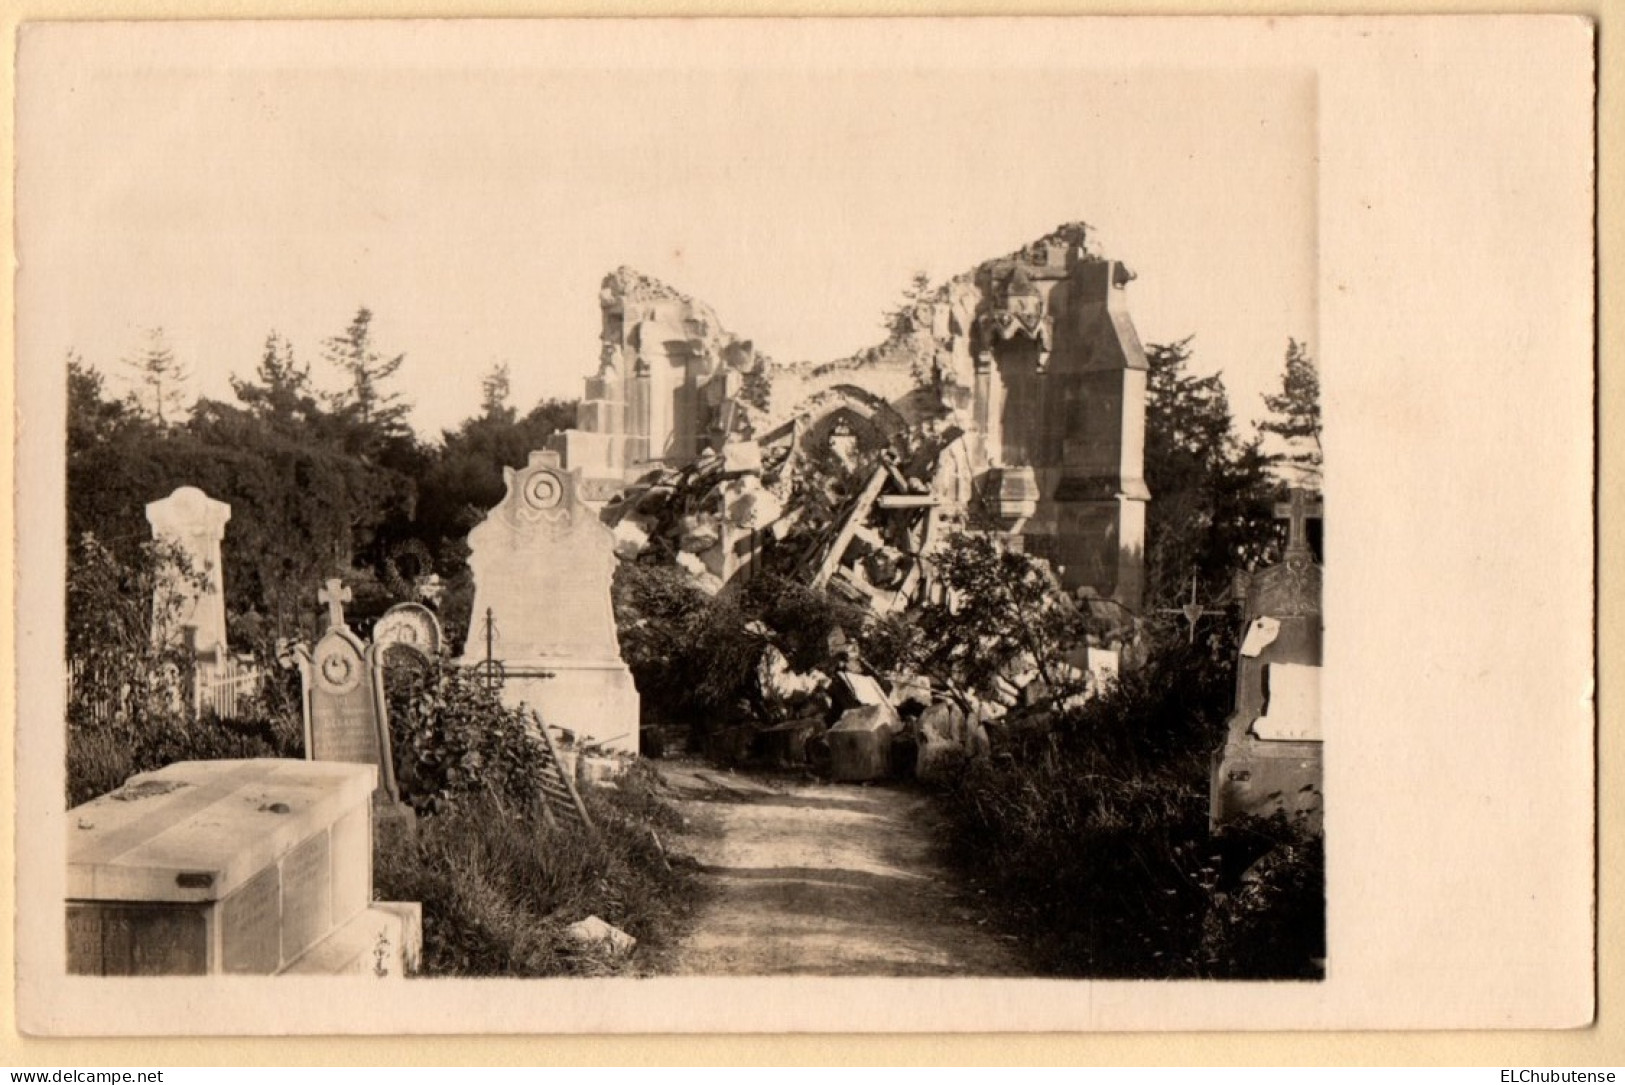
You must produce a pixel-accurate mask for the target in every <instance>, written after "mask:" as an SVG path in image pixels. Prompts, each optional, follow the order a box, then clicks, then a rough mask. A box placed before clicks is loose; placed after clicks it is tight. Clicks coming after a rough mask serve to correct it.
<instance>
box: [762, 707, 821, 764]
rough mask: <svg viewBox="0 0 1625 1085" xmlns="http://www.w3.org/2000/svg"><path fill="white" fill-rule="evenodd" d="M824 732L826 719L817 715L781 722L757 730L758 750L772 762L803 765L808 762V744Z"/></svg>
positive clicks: (766, 759)
mask: <svg viewBox="0 0 1625 1085" xmlns="http://www.w3.org/2000/svg"><path fill="white" fill-rule="evenodd" d="M823 732H824V721H823V720H822V719H820V718H817V717H813V718H808V719H799V720H791V721H790V722H788V723H781V724H778V725H777V726H774V727H769V728H767V729H765V730H763V731H759V732H757V735H756V748H757V752H758V753H759V754H760V755H761V757H762V759H763V760H764V761H767V762H769V763H770V764H774V765H779V766H782V767H788V766H792V765H802V764H805V763H806V762H807V744H808V743H809V742H810V741H811V740H812V739H814V738H815V737H817V736H819V735H821V734H823Z"/></svg>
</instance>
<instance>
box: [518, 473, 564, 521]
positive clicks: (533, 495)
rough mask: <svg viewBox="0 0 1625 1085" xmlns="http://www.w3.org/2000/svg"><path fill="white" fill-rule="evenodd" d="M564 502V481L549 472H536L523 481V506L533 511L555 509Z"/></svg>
mask: <svg viewBox="0 0 1625 1085" xmlns="http://www.w3.org/2000/svg"><path fill="white" fill-rule="evenodd" d="M563 500H564V480H563V479H561V478H559V477H558V476H557V475H555V474H553V473H552V472H551V471H537V472H536V473H535V474H533V475H531V476H530V477H529V478H528V479H526V480H525V504H527V505H529V506H530V507H531V508H533V509H538V510H544V511H545V510H547V509H552V508H557V507H558V504H559V502H561V501H563Z"/></svg>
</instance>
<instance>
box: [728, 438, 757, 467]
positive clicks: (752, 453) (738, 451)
mask: <svg viewBox="0 0 1625 1085" xmlns="http://www.w3.org/2000/svg"><path fill="white" fill-rule="evenodd" d="M722 470H723V473H725V474H729V475H734V474H741V473H744V472H749V473H751V474H758V475H759V474H761V473H762V446H761V445H759V444H757V443H756V442H755V441H734V442H731V443H730V444H728V445H726V446H724V448H723V449H722Z"/></svg>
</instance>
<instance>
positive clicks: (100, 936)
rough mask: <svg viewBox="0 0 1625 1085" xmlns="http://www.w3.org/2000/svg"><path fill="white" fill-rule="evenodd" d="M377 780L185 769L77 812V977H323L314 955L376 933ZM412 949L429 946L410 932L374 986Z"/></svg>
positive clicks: (368, 771)
mask: <svg viewBox="0 0 1625 1085" xmlns="http://www.w3.org/2000/svg"><path fill="white" fill-rule="evenodd" d="M377 775H378V770H377V769H376V767H374V766H371V765H350V764H336V763H334V764H328V763H316V762H308V761H285V760H270V759H266V760H254V761H186V762H180V763H178V764H174V765H170V766H168V767H166V768H163V769H160V770H159V771H157V772H150V773H143V774H141V775H138V776H135V777H132V778H131V779H130V781H129V782H128V783H126V784H125V785H124V786H123V787H122V788H120V789H119V790H118V791H115V792H112V793H110V794H107V795H103V796H102V797H100V798H98V799H95V800H92V801H91V802H88V803H86V804H84V805H83V806H79V807H75V808H74V809H73V810H70V811H69V812H68V830H67V831H68V834H69V835H68V900H67V935H68V971H69V972H70V973H76V974H80V975H104V976H129V975H163V976H173V975H225V974H242V975H274V974H277V973H280V972H285V971H291V970H294V969H295V968H296V966H297V967H300V968H301V969H302V970H305V971H311V970H315V971H321V970H322V969H321V968H320V967H318V966H317V965H316V964H312V963H311V961H310V956H311V954H313V953H318V954H319V953H326V952H330V951H331V945H330V940H331V939H333V938H334V937H335V936H337V935H339V934H340V933H341V932H343V931H345V930H347V929H349V928H352V927H354V926H356V925H358V924H359V925H360V926H363V927H370V926H372V925H376V924H375V919H376V918H377V917H374V919H368V918H367V916H368V914H369V913H370V912H371V911H372V910H373V907H374V906H373V902H372V821H371V813H370V807H371V799H372V794H373V790H374V788H375V787H376V782H377ZM403 908H404V906H398V907H396V913H397V914H404V912H403V911H402V909H403ZM405 911H410V908H405ZM403 924H404V921H403ZM417 930H420V928H417ZM409 934H410V937H409V936H408V935H409ZM412 938H418V939H419V940H420V939H421V934H420V933H411V932H409V931H408V930H407V929H406V926H405V925H400V926H399V931H398V935H397V938H396V940H395V941H394V943H393V944H392V948H390V950H389V951H388V953H386V954H384V955H383V956H381V957H379V958H378V959H377V961H376V962H375V965H376V967H375V972H378V974H389V975H397V976H398V975H401V974H402V973H403V970H404V962H405V960H406V957H407V954H408V950H412V952H415V949H414V948H413V947H414V943H413V942H412ZM374 948H376V943H375V947H374ZM301 962H304V963H303V964H301ZM378 970H382V971H378Z"/></svg>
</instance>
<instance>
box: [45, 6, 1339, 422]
mask: <svg viewBox="0 0 1625 1085" xmlns="http://www.w3.org/2000/svg"><path fill="white" fill-rule="evenodd" d="M431 25H433V24H431ZM588 29H590V28H585V29H584V28H581V27H579V26H577V27H575V28H573V29H571V30H570V31H569V32H568V33H561V32H558V31H556V30H555V29H550V28H548V27H546V26H537V25H535V24H471V25H469V26H466V27H461V28H459V29H458V30H457V31H456V32H455V33H439V34H435V33H433V32H429V31H422V30H421V28H420V30H419V32H413V33H411V34H403V33H402V32H400V31H389V32H386V31H384V30H382V29H380V28H377V27H365V26H359V25H350V26H343V27H339V26H327V27H318V28H316V29H314V30H312V29H310V28H308V27H307V28H306V29H305V30H303V31H301V32H300V33H299V35H295V34H294V33H293V32H292V31H289V30H287V29H286V28H278V27H265V26H263V25H259V24H237V25H235V26H215V27H208V28H199V27H189V26H186V25H184V24H182V25H179V26H176V25H169V26H166V25H164V24H149V25H148V26H146V27H143V28H142V29H141V31H140V33H139V34H138V35H135V36H132V35H131V34H130V33H128V32H126V33H125V34H124V35H123V36H122V37H118V36H108V35H103V34H98V33H97V32H96V31H95V29H94V28H81V29H79V30H75V29H74V28H58V30H57V32H55V33H49V34H41V35H37V36H34V37H32V38H30V37H29V35H28V34H26V33H25V35H24V43H23V49H22V53H21V59H20V62H19V65H20V67H19V150H18V159H19V177H18V186H19V196H18V201H19V202H18V222H19V252H20V259H21V261H22V269H21V270H22V273H21V276H20V279H19V343H20V357H21V358H22V359H23V364H29V365H41V366H60V365H62V364H63V363H62V359H63V358H64V357H65V356H66V353H67V352H68V351H69V350H74V351H77V352H78V353H80V354H81V355H82V356H83V357H84V358H85V359H86V360H87V361H88V362H90V363H91V364H93V365H95V366H96V367H97V368H98V369H100V370H101V371H103V372H104V373H105V374H107V375H108V376H109V378H110V383H111V385H112V387H113V388H114V389H115V390H120V389H122V388H123V385H122V384H121V383H120V382H121V381H122V379H123V376H122V371H123V369H124V367H123V366H121V365H120V360H121V359H123V358H126V357H130V356H132V355H133V354H135V353H136V352H137V351H138V350H139V349H140V348H141V346H142V345H143V341H144V331H145V329H148V328H151V327H162V328H163V329H164V331H165V333H166V335H167V337H168V339H169V341H170V343H171V344H172V345H173V347H174V349H175V351H176V353H177V355H178V356H179V357H180V359H181V361H182V362H183V363H185V364H186V365H187V366H189V367H190V369H191V371H192V374H193V391H194V392H196V393H199V394H203V395H208V396H212V397H216V398H229V397H230V384H229V378H230V376H231V375H232V374H236V375H239V376H243V377H247V376H250V375H251V374H252V372H253V369H254V366H255V364H256V362H257V360H258V358H259V355H260V352H261V347H262V344H263V342H264V340H265V338H266V335H267V333H269V332H270V331H272V330H275V331H277V332H278V333H280V334H281V335H282V336H284V337H286V338H287V339H289V340H291V341H292V342H293V345H294V348H295V351H296V353H297V354H298V355H299V356H300V357H301V358H302V359H304V360H306V361H309V362H310V363H311V367H312V370H313V374H314V375H315V376H316V378H317V380H318V383H319V384H322V385H325V386H329V387H331V386H334V383H335V380H336V372H334V371H333V370H332V369H331V367H329V366H327V365H326V363H325V362H324V361H323V359H322V357H321V354H322V351H321V344H322V340H323V339H325V338H327V337H329V336H333V335H337V334H339V333H340V332H342V331H343V330H344V328H345V327H346V325H347V324H348V323H349V321H350V319H351V317H352V316H353V315H354V314H355V312H356V310H357V309H358V308H359V307H361V306H363V305H364V306H367V307H368V308H370V309H371V310H372V311H373V313H374V320H373V332H374V337H375V341H376V344H377V346H378V348H379V349H380V350H382V351H385V352H387V353H389V354H394V353H404V354H405V355H406V361H405V363H404V365H403V366H402V368H401V369H400V371H399V373H398V376H397V378H396V379H397V386H398V389H399V390H400V391H401V392H402V393H403V394H404V396H405V398H406V399H407V400H408V401H410V402H412V403H413V404H414V410H413V414H412V418H411V420H412V422H413V424H414V426H415V427H416V428H417V429H418V431H419V432H420V433H421V434H423V435H425V436H428V437H432V436H434V435H437V434H438V432H439V431H440V430H441V429H444V428H449V427H454V426H455V425H456V424H457V422H458V421H460V420H461V419H463V418H466V417H468V416H470V415H472V414H474V413H475V412H476V411H477V408H478V404H479V396H480V389H479V384H480V382H479V378H480V376H481V375H482V374H483V373H485V372H487V371H489V370H490V368H491V367H492V366H493V365H496V364H498V363H506V364H507V365H508V366H509V368H510V372H511V376H512V387H513V398H514V403H515V405H517V406H519V407H521V408H527V407H528V406H530V405H532V404H534V403H535V402H536V401H537V400H539V399H540V398H542V397H545V396H564V397H573V396H577V395H580V394H581V388H582V384H581V381H582V378H583V377H585V376H587V375H589V374H590V373H591V372H592V371H593V370H594V368H595V365H596V359H597V354H598V334H599V310H598V300H597V294H598V286H599V283H600V280H601V279H602V277H603V276H604V275H605V274H606V273H607V272H609V271H611V270H613V269H614V268H616V267H617V266H619V265H623V264H625V265H630V266H632V267H635V268H637V269H639V270H641V271H643V272H645V273H646V274H650V275H653V276H656V277H658V278H660V279H664V280H665V281H667V282H669V283H670V284H672V285H673V286H675V287H677V288H678V289H680V290H682V291H684V292H685V293H688V294H691V295H693V296H695V297H697V298H699V299H701V300H703V301H705V302H707V303H709V304H710V305H711V306H712V307H713V308H714V309H715V310H716V312H717V314H718V317H719V318H720V319H721V321H722V323H723V324H724V326H725V327H727V328H728V330H730V331H732V332H734V333H736V334H739V335H742V336H745V337H748V338H751V339H753V340H754V341H755V343H756V345H757V347H758V348H759V349H760V350H762V351H765V352H766V353H768V354H769V355H771V356H772V357H773V358H775V359H777V360H780V361H798V360H824V359H832V358H837V357H842V356H844V355H847V354H850V353H852V352H853V351H856V350H858V349H861V348H862V347H864V346H867V345H869V344H871V343H874V342H876V341H878V340H879V339H880V338H882V337H883V334H884V333H883V331H882V330H881V316H882V314H883V313H884V311H885V310H886V309H887V308H888V307H890V306H891V305H893V304H894V303H895V302H896V301H897V299H898V298H899V297H900V295H901V293H902V290H903V289H904V287H905V286H906V285H907V283H908V281H909V279H910V277H911V276H912V275H913V274H914V273H915V272H917V271H924V272H925V273H927V274H928V275H930V276H931V277H932V279H933V281H941V280H942V279H944V278H946V277H948V276H951V275H954V274H957V273H959V272H961V271H963V270H966V269H968V268H970V267H972V266H974V265H975V264H976V263H978V262H980V261H981V260H983V259H986V258H988V257H991V256H996V255H1001V254H1003V253H1005V252H1008V251H1010V250H1012V249H1015V248H1017V247H1019V246H1020V245H1022V244H1024V243H1025V242H1027V241H1030V240H1032V239H1034V238H1037V237H1039V236H1041V235H1043V234H1045V233H1047V232H1048V231H1049V230H1051V229H1053V228H1054V227H1055V226H1057V225H1058V224H1060V223H1062V222H1067V221H1074V220H1083V221H1086V222H1088V223H1090V224H1091V225H1093V226H1094V227H1095V229H1096V238H1097V245H1098V248H1100V249H1101V250H1102V251H1103V252H1104V253H1105V254H1106V255H1108V256H1111V257H1113V258H1115V259H1119V260H1121V261H1123V262H1124V263H1126V264H1127V265H1128V266H1129V267H1130V268H1132V269H1133V270H1134V271H1135V272H1136V273H1137V274H1138V276H1139V277H1138V280H1137V281H1136V282H1134V283H1133V284H1132V285H1131V286H1130V287H1129V291H1128V299H1127V300H1128V303H1129V306H1130V311H1131V313H1132V315H1133V317H1134V320H1135V323H1136V326H1137V327H1138V329H1139V332H1140V336H1141V339H1142V340H1143V341H1145V342H1147V343H1154V342H1169V341H1172V340H1175V339H1182V338H1184V337H1186V336H1194V337H1195V338H1194V340H1193V343H1192V349H1193V351H1194V361H1193V368H1194V369H1195V370H1196V371H1198V372H1203V373H1206V372H1213V371H1216V370H1219V371H1223V373H1224V374H1225V378H1226V383H1227V386H1228V387H1229V389H1230V396H1231V403H1232V407H1233V409H1234V411H1235V413H1236V415H1237V416H1238V418H1240V419H1242V420H1248V419H1253V418H1256V417H1258V416H1259V415H1261V414H1262V412H1263V406H1262V402H1261V399H1260V397H1261V395H1262V394H1263V393H1264V392H1267V391H1270V390H1273V389H1274V388H1276V387H1278V385H1279V379H1280V373H1281V369H1282V361H1283V357H1284V354H1285V348H1286V344H1287V340H1288V338H1297V339H1300V340H1307V341H1309V342H1310V343H1311V345H1312V346H1313V345H1314V343H1315V341H1316V281H1317V264H1316V249H1317V247H1316V183H1317V178H1316V98H1315V81H1314V77H1313V75H1312V73H1310V72H1309V71H1307V70H1305V69H1295V68H1292V67H1288V66H1283V67H1281V68H1278V69H1258V68H1250V69H1246V70H1238V69H1232V68H1225V67H1223V66H1222V58H1215V60H1214V63H1213V65H1212V66H1208V67H1199V68H1192V67H1190V66H1188V65H1186V66H1183V67H1180V68H1177V69H1159V68H1156V67H1154V66H1152V67H1148V66H1146V65H1143V64H1137V65H1133V66H1124V67H1121V68H1117V69H1114V68H1112V67H1111V66H1110V65H1109V64H1108V63H1105V62H1106V61H1108V60H1109V58H1107V57H1100V56H1095V55H1090V54H1083V53H1080V52H1079V51H1076V50H1068V49H1065V48H1057V49H1055V50H1054V51H1053V53H1051V54H1044V55H1034V56H1033V58H1032V64H1031V66H1030V67H1029V66H1025V65H1017V66H1011V65H1010V64H1009V63H999V62H998V58H997V56H993V57H992V58H991V59H990V60H988V61H986V62H982V61H979V60H978V59H977V58H976V57H975V56H974V55H969V54H968V52H967V51H966V50H962V49H961V50H958V51H955V52H948V51H943V50H934V49H931V48H926V47H925V45H929V44H930V43H929V42H927V43H924V45H922V44H921V43H915V42H911V41H910V40H908V39H907V37H906V36H905V37H904V38H902V39H900V40H897V41H894V42H891V43H887V42H870V43H868V44H869V46H870V47H869V48H867V49H855V50H854V51H853V54H852V55H851V56H850V57H847V58H844V59H843V58H842V57H839V56H835V57H833V58H832V57H831V55H830V54H829V53H828V52H825V51H821V50H819V49H816V48H802V47H800V45H799V43H798V42H797V41H795V40H784V39H781V37H779V36H777V35H771V36H769V37H768V38H765V39H762V40H753V39H749V38H746V39H745V40H742V41H741V40H737V39H735V40H731V41H726V42H722V43H721V44H720V45H719V43H718V42H716V41H714V40H711V39H706V38H704V37H703V34H702V31H701V28H690V27H684V28H683V29H682V32H681V33H678V32H676V31H673V32H672V33H669V34H665V35H660V34H654V35H648V34H643V35H640V34H630V35H629V34H628V33H626V32H624V31H621V30H619V29H618V28H617V29H616V30H615V32H614V34H613V35H612V36H613V38H614V41H613V42H610V40H609V35H606V34H605V33H604V32H603V31H604V30H605V29H607V28H599V31H598V34H599V36H598V37H591V36H588V37H581V36H579V35H578V34H577V31H581V32H582V33H586V32H587V30H588ZM696 34H700V35H701V36H699V37H696V36H695V35H696ZM1062 44H1063V45H1064V43H1062ZM587 45H591V46H596V47H600V48H599V51H597V52H589V51H587V50H586V48H585V46H587ZM723 45H731V46H732V47H733V48H732V50H730V49H728V48H723V47H722V46H723ZM996 52H997V50H993V53H995V54H996Z"/></svg>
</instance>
